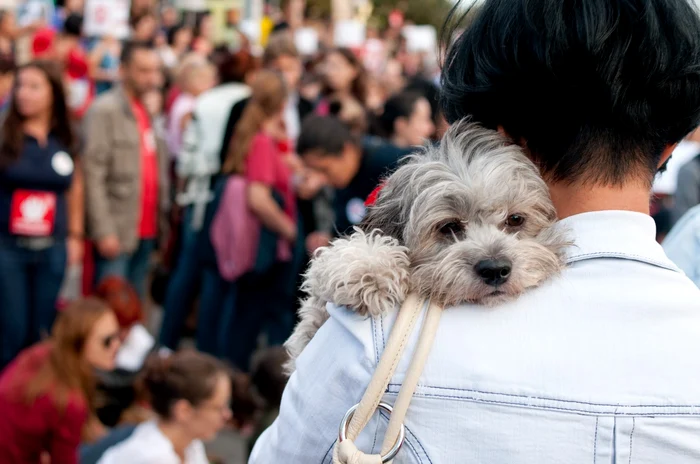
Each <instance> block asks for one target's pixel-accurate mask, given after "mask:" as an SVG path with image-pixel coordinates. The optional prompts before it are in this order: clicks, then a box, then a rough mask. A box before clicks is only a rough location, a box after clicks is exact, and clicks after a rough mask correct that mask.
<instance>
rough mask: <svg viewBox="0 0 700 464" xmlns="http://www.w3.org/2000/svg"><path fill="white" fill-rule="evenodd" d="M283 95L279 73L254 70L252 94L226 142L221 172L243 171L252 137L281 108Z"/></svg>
mask: <svg viewBox="0 0 700 464" xmlns="http://www.w3.org/2000/svg"><path fill="white" fill-rule="evenodd" d="M286 99H287V89H286V87H285V84H284V80H283V79H282V76H280V75H279V74H278V73H276V72H273V71H260V72H258V73H257V75H256V76H255V80H254V81H253V84H252V96H251V98H250V100H249V101H248V104H247V105H246V107H245V109H244V110H243V115H242V116H241V119H240V120H239V121H238V123H237V124H236V130H235V131H234V133H233V137H232V138H231V140H230V142H229V149H228V155H227V156H226V159H225V160H224V164H223V167H222V172H223V173H224V174H243V173H244V172H245V161H246V158H247V157H248V152H249V151H250V144H251V142H252V141H253V137H255V134H257V133H258V132H259V131H260V129H261V128H262V125H263V123H264V122H265V121H266V120H267V119H269V118H271V117H272V116H274V115H276V114H277V113H278V112H279V111H281V109H282V105H284V102H285V100H286Z"/></svg>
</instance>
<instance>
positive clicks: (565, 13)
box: [250, 0, 700, 464]
mask: <svg viewBox="0 0 700 464" xmlns="http://www.w3.org/2000/svg"><path fill="white" fill-rule="evenodd" d="M456 8H457V7H456ZM698 30H700V16H699V15H698V11H697V7H696V6H695V4H694V2H691V1H690V0H586V1H581V2H562V1H561V0H541V1H538V2H522V1H518V0H485V1H484V2H481V3H480V4H479V7H478V10H475V11H474V14H473V15H472V16H470V21H469V23H468V24H467V25H466V27H465V28H464V31H463V32H462V33H461V35H459V38H457V39H456V41H455V42H454V43H453V44H452V45H451V46H450V48H449V51H448V53H447V57H446V59H445V65H444V68H443V71H442V99H443V100H442V105H443V108H444V110H445V116H446V118H447V120H448V121H449V122H451V123H454V122H457V121H460V120H462V119H463V118H466V117H469V118H471V120H472V121H473V122H476V123H479V124H481V125H482V126H484V127H486V128H488V129H491V130H492V132H493V133H494V134H495V132H496V131H499V132H500V133H501V134H502V144H503V145H508V144H510V145H509V146H510V148H511V149H518V150H522V153H523V154H524V155H525V156H526V157H528V158H529V159H530V160H531V161H532V162H533V163H534V165H535V166H537V168H539V171H540V173H541V175H542V178H543V179H544V182H545V183H546V185H547V187H548V190H549V193H550V194H551V199H552V202H553V205H554V207H555V208H556V214H557V216H558V218H559V220H560V221H559V223H558V224H559V227H564V228H567V229H568V230H569V231H570V234H571V238H572V240H573V246H571V247H569V248H568V249H567V250H566V264H567V265H566V267H565V269H563V271H562V272H561V273H560V274H559V275H557V276H554V277H552V278H551V279H549V280H548V281H547V282H544V283H543V285H541V286H540V287H538V288H536V289H533V290H530V291H527V292H525V293H524V294H523V295H521V296H520V297H519V298H518V299H516V300H514V301H509V302H506V303H504V304H500V305H496V306H494V307H490V308H484V307H480V306H476V305H474V304H468V303H462V304H458V305H456V306H452V307H445V308H444V311H442V315H441V319H440V320H439V324H438V328H437V333H436V338H435V342H434V343H433V345H432V351H431V352H430V354H429V356H428V358H427V362H426V364H425V367H424V369H423V370H422V375H421V376H420V381H419V382H418V386H417V387H416V389H415V393H414V394H413V396H412V401H411V403H410V407H409V408H408V413H407V415H406V416H405V419H404V420H403V421H402V423H403V426H404V429H403V430H404V432H405V438H404V440H403V442H402V443H403V446H402V447H401V448H400V450H399V451H398V454H397V455H396V457H395V459H394V460H393V462H395V463H397V464H398V463H401V464H404V463H420V462H422V463H429V462H430V463H435V464H437V463H446V462H464V463H467V462H488V463H490V464H542V463H546V462H566V463H574V462H594V463H595V462H599V463H602V462H613V463H632V462H655V463H656V462H658V463H674V464H691V463H696V462H700V441H698V440H697V436H698V435H700V389H699V388H698V384H699V383H700V359H699V358H698V356H697V353H698V352H700V290H698V289H697V287H695V285H693V283H692V282H691V281H690V280H689V279H688V278H687V277H686V276H684V275H683V273H682V272H680V270H679V269H678V268H677V267H676V266H675V265H674V264H673V263H672V262H671V261H670V260H669V259H668V258H667V257H666V255H665V254H664V252H663V249H662V248H661V247H660V245H658V243H656V240H655V227H654V223H653V220H652V219H651V217H650V216H649V197H650V191H651V185H652V182H653V179H654V176H655V174H656V172H657V170H658V169H659V168H660V167H661V166H662V165H663V164H664V163H665V161H666V160H667V159H668V158H669V156H670V155H671V153H672V151H673V148H674V146H675V145H676V144H677V143H678V142H679V141H680V140H682V139H683V138H684V137H685V136H686V134H688V133H689V132H690V131H691V130H693V129H694V128H695V127H697V126H698V125H699V124H700V85H698V84H699V83H700V35H698V33H697V31H698ZM447 32H448V33H447V34H444V37H452V36H453V35H452V34H449V32H450V31H447ZM483 139H484V140H485V141H486V142H488V143H487V144H485V145H484V146H482V147H481V148H479V147H478V146H477V147H476V148H475V147H474V146H473V143H472V144H471V145H470V143H471V142H469V141H468V140H467V141H465V140H463V139H460V137H459V135H457V136H454V135H452V136H451V138H450V139H448V140H447V141H446V142H443V146H442V148H441V150H442V151H443V152H444V153H446V154H447V157H448V158H449V160H450V162H449V164H447V168H444V169H443V171H440V172H436V177H437V178H438V179H439V180H440V181H442V182H443V183H444V189H443V190H442V191H441V193H438V192H436V193H435V194H434V195H433V196H432V197H427V196H421V195H420V194H421V193H422V192H421V191H420V190H419V189H420V188H423V187H425V185H427V184H426V182H424V179H418V180H417V181H415V180H414V179H411V178H410V177H407V179H406V180H407V181H406V182H403V183H402V184H400V185H398V186H397V188H399V187H400V188H402V189H403V191H404V192H405V193H406V195H407V197H406V198H405V199H402V198H401V197H399V196H397V197H396V199H397V203H398V204H399V206H400V208H401V209H400V211H399V212H400V214H397V215H396V216H395V217H394V218H393V220H392V218H390V217H386V218H385V220H384V223H385V224H386V225H388V226H389V227H390V229H392V230H390V231H385V233H391V234H392V236H398V238H399V239H400V240H399V241H401V240H404V243H405V239H409V241H410V242H411V243H419V246H417V247H415V248H413V249H411V248H409V249H408V251H407V253H408V255H409V257H412V256H413V254H416V253H417V254H418V255H419V256H422V257H423V258H424V259H426V260H427V263H428V265H434V264H435V258H436V256H438V255H437V254H435V255H431V254H430V247H433V249H434V250H436V252H437V251H440V250H442V249H444V248H446V247H453V246H459V244H463V245H464V246H465V247H467V248H468V247H469V246H471V242H473V241H476V240H488V238H489V237H493V238H496V239H498V240H499V241H500V240H501V239H502V235H501V233H502V231H503V230H505V229H506V228H507V227H510V228H512V230H513V234H514V235H515V234H517V235H520V234H522V233H523V232H522V230H523V228H528V227H531V224H530V222H529V221H531V220H532V216H528V214H527V212H523V211H513V210H508V209H507V208H506V207H505V206H503V211H502V214H501V216H500V217H501V218H502V222H499V223H496V222H493V223H488V224H484V221H486V220H492V219H493V218H494V217H498V215H496V214H494V211H495V210H497V209H498V208H499V204H498V203H492V204H491V206H492V207H493V208H494V209H493V210H486V209H480V205H482V204H488V199H487V198H485V197H486V196H487V194H488V195H495V196H496V197H497V196H499V195H502V196H503V198H511V197H509V195H510V194H512V193H513V191H514V190H512V189H513V187H517V185H514V183H513V180H512V179H511V176H510V174H508V170H507V169H502V168H498V169H496V168H494V169H493V170H486V169H476V168H475V166H476V167H478V166H483V163H474V162H473V160H471V159H465V160H464V163H463V166H461V167H460V165H459V163H457V162H456V161H455V160H457V159H459V157H460V156H464V155H463V153H462V148H463V146H464V145H468V146H470V147H471V149H472V150H473V151H475V152H476V154H475V156H477V157H478V156H485V157H486V156H487V155H488V154H489V152H490V151H491V150H493V147H494V144H493V143H492V140H491V139H490V138H488V137H484V138H483ZM460 140H461V142H460ZM490 140H491V141H490ZM501 150H502V149H501ZM416 169H420V166H418V167H417V168H416ZM511 174H512V175H513V176H516V177H517V175H519V174H518V173H517V172H516V171H512V173H511ZM465 179H469V180H470V182H469V183H467V182H465V181H464V180H465ZM430 188H434V185H432V186H431V187H430ZM382 195H383V194H381V193H380V195H379V199H378V203H381V202H382ZM419 197H420V199H421V201H412V200H415V199H416V198H419ZM392 198H393V197H392ZM494 198H495V197H494ZM511 199H512V198H511ZM527 200H528V199H527V198H524V199H523V201H527ZM513 204H517V202H513ZM504 205H507V204H506V203H504ZM370 211H371V210H370ZM450 211H452V212H453V214H454V216H455V219H457V220H455V221H451V222H444V223H440V224H436V227H435V228H434V229H433V231H432V232H429V229H425V231H426V233H425V235H422V236H420V235H416V234H414V233H413V232H414V230H415V229H410V230H408V229H407V228H406V227H407V226H406V224H414V223H417V224H418V225H419V226H420V225H421V224H422V223H421V221H430V220H431V217H433V216H435V215H438V216H439V215H443V217H447V216H448V215H449V212H450ZM419 212H423V213H425V215H424V216H420V215H419V214H418V213H419ZM414 213H416V214H414ZM514 216H518V218H517V220H515V218H514ZM422 225H425V224H422ZM487 225H488V227H486V226H487ZM445 228H446V230H444V229H445ZM421 230H422V229H421ZM443 230H444V231H443ZM489 230H490V232H489ZM394 234H396V235H394ZM497 248H498V247H497ZM486 251H488V248H486V249H484V250H483V252H486ZM533 253H534V254H535V255H536V254H537V252H533ZM531 257H532V255H530V256H525V255H518V254H514V255H512V256H511V258H512V262H511V263H509V265H510V266H509V269H508V270H509V273H505V272H503V269H505V267H506V266H505V265H503V266H501V269H500V270H501V271H502V272H500V273H499V274H498V279H491V283H492V284H493V285H505V284H506V283H507V282H508V281H509V280H511V279H514V278H515V277H514V276H515V275H516V273H517V268H516V266H517V265H518V262H519V261H521V260H527V259H528V258H531ZM493 258H494V260H496V259H497V258H498V256H494V257H493ZM431 259H432V260H431ZM417 268H418V266H417ZM434 269H436V271H435V272H434V273H433V278H434V280H435V283H436V285H444V284H445V279H447V278H448V276H449V275H450V274H452V275H454V276H456V278H459V279H460V281H462V282H467V281H470V282H472V283H473V284H474V285H477V283H478V280H479V279H480V278H482V277H484V276H483V275H482V274H481V273H480V269H479V268H478V266H474V267H470V266H469V257H468V256H463V255H460V254H459V253H455V254H448V255H446V256H445V257H444V260H443V261H442V266H441V267H438V268H434ZM339 270H342V269H339ZM469 272H473V275H472V276H471V277H469V275H468V273H469ZM469 279H471V280H469ZM510 283H511V284H515V283H516V282H514V281H511V282H510ZM487 284H488V283H487ZM479 285H480V284H479ZM465 290H467V288H465ZM454 291H456V289H454ZM493 291H497V289H494V290H493ZM426 306H428V305H426ZM423 311H424V312H427V313H428V314H433V313H434V312H433V311H432V310H423ZM328 312H329V313H330V319H328V320H327V321H326V322H325V323H324V324H323V327H321V329H320V330H319V331H318V332H317V333H316V335H315V336H314V337H313V340H311V342H310V343H309V344H308V346H307V347H306V348H305V349H304V351H303V353H302V354H301V356H299V358H298V359H297V360H296V371H295V373H294V374H293V375H292V377H291V379H290V382H289V384H288V386H287V388H286V390H285V393H284V396H283V400H282V405H281V408H280V415H279V418H278V419H277V420H276V422H275V423H274V424H273V425H272V426H271V427H270V428H269V429H268V431H267V432H265V433H264V434H263V436H262V437H261V438H260V439H259V441H258V442H257V444H256V447H255V449H254V450H253V453H252V456H251V459H250V463H252V464H258V463H270V462H285V463H290V464H295V463H307V462H324V463H327V462H331V456H332V454H333V448H334V446H335V444H336V442H337V441H338V440H339V430H338V428H339V425H340V424H341V421H342V419H343V417H344V416H346V414H347V413H348V411H349V410H350V409H351V408H352V407H353V405H355V404H356V403H357V402H358V401H359V399H360V398H362V396H363V394H364V393H365V390H366V389H367V388H368V384H369V382H370V379H371V378H372V376H373V374H374V372H375V369H376V368H377V364H378V360H379V358H380V357H381V354H382V351H383V350H384V349H385V346H386V343H387V340H388V337H389V334H390V332H391V329H392V326H393V324H394V321H395V320H396V319H397V313H398V310H393V311H388V312H387V313H385V314H383V315H378V316H375V317H363V316H361V315H358V314H357V313H356V312H355V311H352V310H350V309H347V308H345V307H343V306H339V305H333V304H330V305H329V306H328ZM412 313H413V312H412ZM399 317H400V316H399ZM416 338H417V337H413V338H412V339H410V340H408V344H407V351H408V352H409V353H410V352H411V351H412V350H413V348H414V347H415V346H416V341H415V340H416ZM409 366H410V362H409V360H408V356H406V357H404V359H401V361H400V362H398V367H397V369H396V371H395V372H394V375H393V377H392V379H391V380H390V382H389V384H388V387H387V388H386V389H383V391H384V392H385V393H384V396H383V400H382V401H384V402H386V403H389V404H393V405H394V406H396V398H397V396H396V395H397V392H399V391H400V389H401V386H402V384H403V383H404V382H405V381H406V378H407V375H406V374H407V372H409V371H408V370H409ZM387 417H391V416H390V414H388V413H386V412H384V411H382V412H381V413H380V412H377V413H375V414H374V416H373V418H372V419H371V421H370V422H369V424H368V427H367V428H366V429H365V432H364V433H362V434H360V435H359V436H358V437H357V439H356V440H354V444H355V446H356V448H357V450H358V451H357V454H355V455H354V457H355V458H357V459H356V460H355V461H354V462H380V461H381V460H379V461H378V460H376V459H375V460H372V461H368V460H362V459H361V457H360V456H359V455H360V454H362V453H375V454H376V453H377V452H379V448H380V446H381V445H380V444H379V443H381V442H382V438H381V437H382V436H383V434H384V430H385V424H386V423H387V420H388V419H387ZM346 450H347V448H346ZM336 462H338V461H336ZM385 462H386V461H385Z"/></svg>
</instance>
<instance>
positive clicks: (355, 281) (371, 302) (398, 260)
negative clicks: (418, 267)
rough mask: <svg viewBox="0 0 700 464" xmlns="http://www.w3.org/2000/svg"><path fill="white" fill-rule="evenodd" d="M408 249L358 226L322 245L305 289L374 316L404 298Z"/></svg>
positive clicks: (310, 270)
mask: <svg viewBox="0 0 700 464" xmlns="http://www.w3.org/2000/svg"><path fill="white" fill-rule="evenodd" d="M409 266H410V261H409V259H408V250H407V249H406V248H405V247H403V246H401V245H399V242H398V241H397V240H396V239H394V238H392V237H387V236H384V235H382V234H381V233H380V232H379V231H374V232H372V233H369V234H367V233H364V232H362V231H360V230H359V229H355V233H353V234H352V235H351V236H349V237H347V238H342V239H337V240H335V241H334V242H333V243H332V244H331V246H330V247H328V248H324V249H321V250H320V251H319V252H318V254H317V255H316V257H315V258H314V259H313V261H312V262H311V266H310V267H309V270H308V272H307V274H306V280H305V282H304V289H305V291H306V292H307V293H309V294H310V295H315V296H317V297H319V298H321V299H323V300H325V301H331V302H334V303H336V304H338V305H341V306H346V307H348V308H351V309H354V310H355V311H357V312H359V313H360V314H363V315H365V314H370V315H372V316H374V315H377V314H381V313H383V312H386V311H389V310H391V309H392V308H394V307H395V306H396V305H399V304H401V303H402V302H403V300H404V299H405V297H406V295H407V294H408V289H409Z"/></svg>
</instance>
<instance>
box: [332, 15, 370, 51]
mask: <svg viewBox="0 0 700 464" xmlns="http://www.w3.org/2000/svg"><path fill="white" fill-rule="evenodd" d="M365 38H366V29H365V24H364V23H362V22H360V21H355V20H343V21H338V22H336V23H335V25H334V27H333V43H334V44H335V46H336V47H347V48H360V47H362V46H363V45H364V44H365Z"/></svg>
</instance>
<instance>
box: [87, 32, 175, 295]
mask: <svg viewBox="0 0 700 464" xmlns="http://www.w3.org/2000/svg"><path fill="white" fill-rule="evenodd" d="M121 62H122V65H121V66H122V68H121V75H122V85H121V86H119V87H116V88H114V89H112V90H110V91H109V92H107V93H105V94H103V95H101V96H100V97H99V98H98V99H97V100H95V103H94V104H93V106H92V108H91V109H90V113H89V117H88V118H87V119H86V124H85V129H86V131H85V134H86V143H85V154H84V164H85V172H86V192H87V196H86V197H87V203H86V212H87V215H86V218H87V228H88V233H89V236H90V238H91V239H92V240H93V241H94V242H95V248H96V256H95V274H96V275H95V282H100V281H102V280H103V279H104V278H105V277H107V276H109V275H114V276H118V277H122V278H124V279H126V280H127V281H128V282H129V283H131V285H133V286H134V288H135V289H136V290H137V292H138V293H139V296H140V297H141V299H142V301H143V300H144V299H145V296H146V281H147V278H148V273H149V268H150V267H149V263H150V257H151V252H152V251H153V250H154V249H155V247H156V245H157V243H156V242H157V238H158V236H159V234H160V236H161V237H165V236H167V233H168V227H169V226H168V220H167V215H168V212H169V195H170V193H169V192H170V191H169V178H168V158H167V150H166V148H165V145H164V143H163V142H162V140H161V139H160V138H158V137H156V134H155V133H154V128H153V124H152V120H151V116H150V115H149V113H148V111H147V109H146V107H145V106H144V97H145V96H146V95H148V94H149V92H152V91H157V90H158V89H159V87H160V85H161V83H162V73H161V62H160V59H159V58H158V55H157V53H156V52H155V50H154V49H153V47H152V46H151V45H150V44H148V43H144V42H129V43H127V44H125V45H124V48H123V50H122V57H121Z"/></svg>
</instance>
